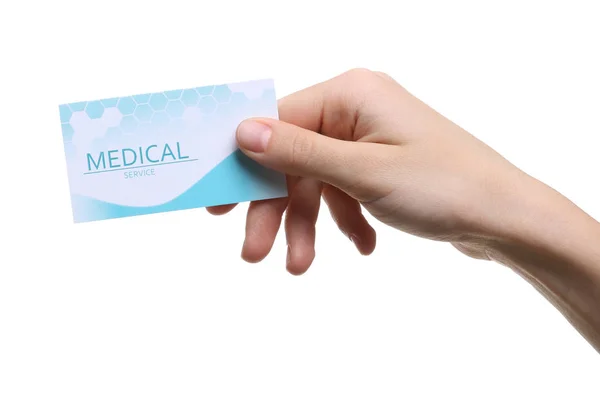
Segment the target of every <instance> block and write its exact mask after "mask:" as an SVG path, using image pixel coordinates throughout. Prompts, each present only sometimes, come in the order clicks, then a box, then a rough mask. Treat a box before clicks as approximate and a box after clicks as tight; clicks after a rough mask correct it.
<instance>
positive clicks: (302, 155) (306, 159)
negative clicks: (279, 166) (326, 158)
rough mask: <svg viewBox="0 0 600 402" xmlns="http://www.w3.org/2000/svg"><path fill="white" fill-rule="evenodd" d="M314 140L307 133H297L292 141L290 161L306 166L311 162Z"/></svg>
mask: <svg viewBox="0 0 600 402" xmlns="http://www.w3.org/2000/svg"><path fill="white" fill-rule="evenodd" d="M313 148H314V147H313V141H312V139H311V138H310V137H309V136H307V135H302V134H296V135H294V138H293V139H292V142H291V150H290V161H291V162H292V164H293V165H294V166H297V167H300V168H302V167H305V166H308V165H309V164H310V159H311V156H312V152H313Z"/></svg>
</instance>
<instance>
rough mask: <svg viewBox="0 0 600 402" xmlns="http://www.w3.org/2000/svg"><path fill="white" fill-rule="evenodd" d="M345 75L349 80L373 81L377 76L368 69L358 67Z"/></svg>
mask: <svg viewBox="0 0 600 402" xmlns="http://www.w3.org/2000/svg"><path fill="white" fill-rule="evenodd" d="M344 75H345V76H346V77H347V78H349V79H355V80H365V79H372V78H373V77H375V75H376V74H375V72H373V71H371V70H369V69H368V68H363V67H357V68H353V69H351V70H348V71H346V72H345V73H344Z"/></svg>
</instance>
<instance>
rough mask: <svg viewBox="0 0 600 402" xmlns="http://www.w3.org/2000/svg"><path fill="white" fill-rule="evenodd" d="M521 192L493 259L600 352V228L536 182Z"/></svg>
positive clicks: (494, 248)
mask: <svg viewBox="0 0 600 402" xmlns="http://www.w3.org/2000/svg"><path fill="white" fill-rule="evenodd" d="M520 190H521V191H522V193H521V194H520V195H521V197H519V198H520V200H519V201H518V202H517V201H515V202H514V203H512V204H511V206H510V217H507V218H506V219H505V221H504V223H503V225H502V231H503V232H504V233H503V235H502V237H501V239H502V240H500V241H494V242H493V244H492V245H491V246H490V247H488V250H487V255H488V257H489V258H490V259H492V260H495V261H497V262H499V263H502V264H504V265H506V266H509V267H511V268H512V269H514V270H515V271H516V272H517V273H518V274H520V275H521V276H522V277H524V278H525V279H526V280H527V281H529V282H530V283H531V284H532V285H533V286H534V287H535V288H536V289H538V290H539V291H540V292H541V293H542V294H543V295H544V296H545V297H546V298H547V299H548V300H549V301H550V302H551V303H553V304H554V305H555V306H556V307H557V308H558V309H559V310H560V311H561V312H562V313H563V315H564V316H565V317H566V318H567V319H568V320H569V321H570V322H571V323H572V324H573V325H574V326H575V328H577V330H578V331H579V332H580V333H581V334H582V335H583V336H584V337H585V338H586V339H587V340H588V341H589V342H590V343H591V344H592V346H593V347H594V348H595V349H596V350H597V351H599V352H600V224H599V223H598V222H597V221H595V220H594V219H593V218H591V217H590V216H589V215H587V214H586V213H584V212H583V211H582V210H581V209H579V208H578V207H577V206H576V205H574V204H573V203H572V202H570V201H569V200H568V199H566V198H565V197H563V196H562V195H560V194H559V193H557V192H556V191H554V190H553V189H551V188H549V187H548V186H546V185H544V184H542V183H540V182H538V181H536V180H533V179H528V180H526V183H525V185H524V187H523V188H521V189H520Z"/></svg>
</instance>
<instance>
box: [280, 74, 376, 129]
mask: <svg viewBox="0 0 600 402" xmlns="http://www.w3.org/2000/svg"><path fill="white" fill-rule="evenodd" d="M374 79H377V80H380V79H381V77H379V76H378V75H376V74H375V73H372V72H370V71H369V70H364V69H356V70H350V71H348V72H346V73H343V74H341V75H338V76H337V77H334V78H331V79H329V80H327V81H324V82H321V83H318V84H315V85H313V86H310V87H308V88H305V89H302V90H300V91H298V92H295V93H292V94H290V95H288V96H286V97H284V98H282V99H280V100H279V103H278V109H279V119H280V120H282V121H285V122H287V123H290V124H293V125H296V126H299V127H302V128H305V129H307V130H311V131H314V132H317V133H320V134H325V135H327V136H329V137H333V138H338V139H345V140H353V139H354V138H352V133H353V131H354V128H355V126H356V120H357V118H358V115H359V111H360V109H361V106H362V104H364V103H365V99H366V97H367V95H368V93H369V88H370V87H372V85H373V84H374V81H373V80H374Z"/></svg>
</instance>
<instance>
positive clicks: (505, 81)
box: [0, 0, 600, 402]
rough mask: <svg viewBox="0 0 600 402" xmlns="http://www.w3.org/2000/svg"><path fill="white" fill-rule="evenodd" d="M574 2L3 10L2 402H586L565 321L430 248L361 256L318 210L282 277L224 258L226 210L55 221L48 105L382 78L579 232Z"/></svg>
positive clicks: (597, 103)
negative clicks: (523, 179)
mask: <svg viewBox="0 0 600 402" xmlns="http://www.w3.org/2000/svg"><path fill="white" fill-rule="evenodd" d="M594 3H596V2H595V1H589V2H583V1H569V2H567V1H563V2H559V1H503V2H484V1H471V2H467V1H452V2H449V1H439V2H433V1H375V0H370V1H368V2H364V3H363V4H356V3H354V4H356V5H352V4H353V2H350V1H345V2H333V1H330V2H328V1H324V0H320V1H308V0H302V1H294V2H289V1H272V2H267V1H240V2H231V1H216V0H215V1H208V2H207V1H189V2H183V1H175V0H170V1H160V2H151V1H135V2H127V1H109V0H104V1H97V2H86V1H58V0H57V1H48V2H42V1H40V2H16V1H14V2H8V3H6V2H5V3H3V4H2V6H0V20H1V21H0V22H1V24H0V31H1V32H0V33H1V36H0V38H1V39H0V40H1V41H2V47H1V51H2V56H0V58H1V59H2V61H1V67H0V74H1V76H0V80H1V81H2V83H1V86H0V88H1V89H2V94H1V96H0V102H2V105H1V106H2V108H1V109H0V110H1V111H0V116H1V117H2V125H1V126H0V127H2V132H1V136H2V153H1V159H0V164H1V166H0V168H1V169H0V175H1V183H2V201H0V202H1V203H2V205H1V212H0V213H1V215H2V216H1V220H0V230H1V233H2V243H1V250H2V251H1V253H0V400H1V401H3V402H13V401H55V400H56V401H61V402H67V401H178V402H181V401H198V400H206V401H245V400H260V401H283V400H285V401H308V400H319V401H331V400H373V401H387V400H401V399H403V400H410V401H426V400H432V401H433V400H435V401H441V400H449V399H452V398H457V400H461V401H484V400H485V401H496V400H497V401H506V400H511V401H541V400H543V401H565V400H572V401H597V400H598V398H599V394H600V391H599V388H598V384H599V381H600V359H599V357H598V354H597V353H596V352H595V351H594V350H593V349H592V348H591V347H590V346H589V345H588V344H587V343H586V342H585V341H584V340H583V339H582V338H581V337H580V336H579V334H578V333H577V332H576V331H575V330H573V329H572V328H571V326H570V325H569V324H568V323H567V322H566V321H565V320H564V319H563V318H562V316H561V315H560V314H559V313H558V312H557V311H556V310H554V308H553V307H551V305H550V304H549V303H548V302H546V301H545V299H543V298H542V297H541V296H539V295H538V294H537V293H536V292H535V291H534V290H533V289H532V288H531V287H530V286H529V285H528V284H526V283H525V282H524V281H522V280H521V279H520V278H518V277H517V276H516V275H515V274H513V273H512V272H510V271H509V270H508V269H506V268H504V267H501V266H499V265H495V264H493V263H485V262H478V261H473V260H469V259H468V258H467V257H465V256H463V255H461V254H459V253H458V252H456V251H455V250H454V249H453V248H452V247H451V246H449V245H446V244H441V243H432V242H429V241H425V240H421V239H417V238H414V237H411V236H408V235H405V234H402V233H399V232H395V231H393V230H391V229H388V228H385V227H383V226H382V225H378V224H376V223H374V224H375V225H376V228H377V230H378V236H379V237H378V248H377V250H376V252H375V254H374V255H372V256H371V257H361V256H359V255H358V253H357V252H356V251H355V250H354V249H353V246H352V244H351V243H350V242H349V241H348V240H347V239H346V238H344V237H343V236H342V235H341V234H338V233H337V229H336V228H335V227H334V225H333V223H332V221H331V219H330V217H329V214H328V212H327V210H326V209H323V210H322V214H321V215H322V216H321V217H320V220H319V222H318V239H317V259H316V261H315V263H314V266H313V267H312V268H311V270H310V271H309V272H308V273H307V274H306V275H305V276H303V277H293V276H291V275H289V274H287V272H286V271H285V268H284V263H285V242H284V239H283V237H280V238H278V240H277V242H276V245H275V248H274V251H273V253H272V255H270V256H269V257H268V258H267V259H266V260H265V261H264V262H263V263H261V264H259V265H256V266H250V265H247V264H245V263H244V262H242V261H241V260H240V258H239V250H240V246H241V243H242V239H243V231H244V213H245V209H246V205H243V206H242V207H240V208H238V209H236V210H235V211H234V212H233V213H232V214H230V215H228V216H225V217H221V218H218V217H212V216H210V215H209V214H207V213H206V211H204V210H202V209H199V210H193V211H183V212H174V213H169V214H163V215H154V216H147V217H140V218H132V219H123V220H118V221H106V222H99V223H92V224H84V225H73V224H72V223H71V210H70V203H69V192H68V184H67V175H66V169H65V162H64V155H63V148H62V143H61V132H60V124H59V116H58V108H57V105H58V104H59V103H63V102H72V101H78V100H87V99H96V98H101V97H110V96H119V95H128V94H131V93H140V92H151V91H155V90H163V89H172V88H180V87H189V86H200V85H204V84H218V83H225V82H231V81H241V80H246V79H258V78H269V77H272V78H274V79H275V83H276V90H277V93H278V96H284V95H286V94H289V93H291V92H293V91H295V90H298V89H301V88H303V87H305V86H308V85H312V84H314V83H316V82H319V81H321V80H325V79H327V78H330V77H332V76H334V75H337V74H339V73H341V72H343V71H345V70H347V69H350V68H352V67H367V68H371V69H376V70H382V71H385V72H387V73H389V74H390V75H392V76H393V77H394V78H396V79H397V80H398V81H399V82H401V83H402V84H403V85H404V86H406V87H407V88H408V89H409V90H410V91H412V92H413V93H414V94H416V95H417V96H418V97H420V98H421V99H423V100H424V101H426V102H427V103H429V104H430V105H431V106H433V107H434V108H436V109H437V110H439V111H440V112H441V113H442V114H444V115H446V116H447V117H449V118H450V119H452V120H454V121H456V122H457V123H458V124H460V125H462V126H463V127H464V128H466V129H467V130H469V131H470V132H472V133H473V134H475V135H476V136H478V137H479V138H481V139H482V140H484V141H485V142H487V143H488V144H489V145H491V146H492V147H494V148H495V149H497V150H498V151H500V152H501V153H502V154H503V155H505V156H506V157H507V158H508V159H510V160H511V161H512V162H514V163H515V164H516V165H517V166H519V167H521V168H522V169H524V170H525V171H527V172H528V173H530V174H532V175H534V176H536V177H538V178H539V179H541V180H543V181H545V182H547V183H548V184H550V185H552V186H553V187H555V188H556V189H558V190H559V191H561V192H562V193H563V194H565V195H567V196H568V197H569V198H571V199H572V200H573V201H575V202H576V203H577V204H579V205H580V206H581V207H582V208H583V209H584V210H586V211H587V212H588V213H590V214H591V215H592V216H594V217H596V218H599V217H600V192H599V191H598V172H599V171H600V159H599V158H598V157H597V155H598V151H597V147H598V145H599V140H598V135H599V134H600V119H598V116H599V115H600V113H599V110H600V96H599V93H600V79H599V74H598V72H599V71H600V61H599V60H598V57H597V56H598V47H599V42H598V40H599V38H600V24H599V23H598V21H599V13H598V12H597V11H595V8H594V7H593V6H594ZM492 4H495V5H492ZM596 240H597V239H596Z"/></svg>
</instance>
